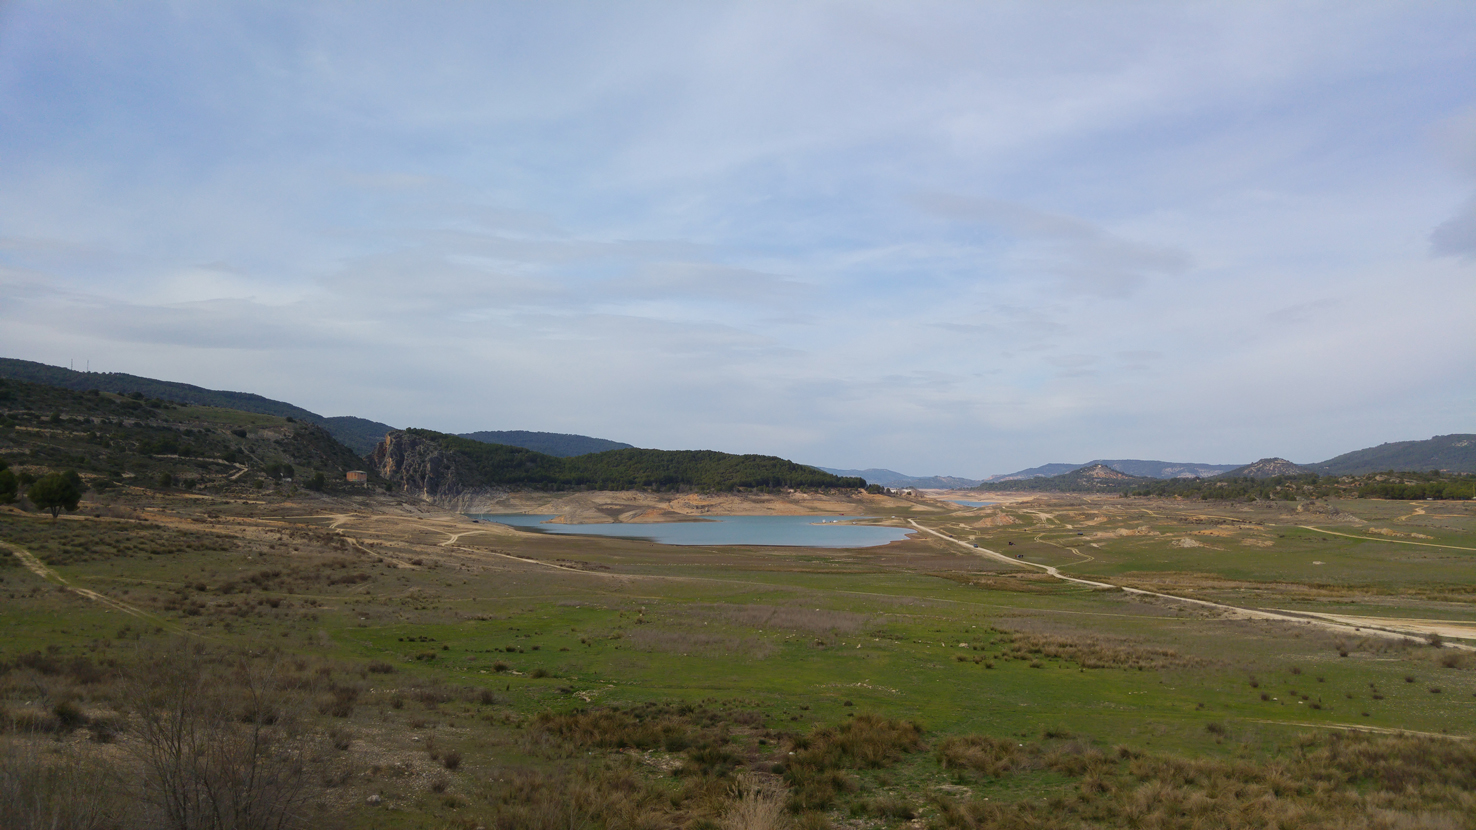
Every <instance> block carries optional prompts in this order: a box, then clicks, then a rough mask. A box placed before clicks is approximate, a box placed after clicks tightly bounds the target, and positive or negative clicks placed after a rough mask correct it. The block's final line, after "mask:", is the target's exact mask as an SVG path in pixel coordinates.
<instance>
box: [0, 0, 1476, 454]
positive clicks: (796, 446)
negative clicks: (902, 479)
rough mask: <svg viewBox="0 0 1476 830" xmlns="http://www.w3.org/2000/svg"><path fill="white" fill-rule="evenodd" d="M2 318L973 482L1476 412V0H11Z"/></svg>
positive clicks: (295, 399) (136, 350) (355, 389)
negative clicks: (275, 2)
mask: <svg viewBox="0 0 1476 830" xmlns="http://www.w3.org/2000/svg"><path fill="white" fill-rule="evenodd" d="M0 112H3V113H4V116H3V117H0V223H3V224H0V354H4V355H6V356H10V357H17V358H22V359H27V360H35V361H39V362H43V363H49V364H53V365H63V366H65V365H67V364H68V363H69V362H72V363H74V365H75V367H76V368H78V369H80V368H82V367H83V366H84V365H85V364H90V368H91V369H92V370H94V371H118V372H127V373H131V374H136V375H143V376H148V377H156V378H160V379H165V380H175V381H180V382H185V383H192V384H196V385H199V386H203V387H207V388H212V389H231V390H237V391H246V392H254V393H256V394H260V395H264V396H266V397H269V398H274V399H278V400H283V401H288V402H291V403H294V404H297V405H299V406H302V407H305V408H307V409H310V410H313V411H315V412H320V413H322V414H324V415H328V416H334V415H355V416H359V417H364V418H369V419H372V420H376V421H381V422H384V423H390V424H395V425H401V426H421V427H426V428H430V429H437V430H441V431H445V432H453V433H460V432H472V431H477V430H510V429H524V430H536V431H544V432H563V433H576V434H582V435H590V436H595V437H601V438H608V439H611V440H616V441H623V442H628V443H631V444H635V445H637V446H646V447H658V448H663V449H698V448H703V449H716V450H722V451H727V452H738V453H762V454H769V455H778V456H783V457H786V458H792V459H795V460H797V461H802V462H804V463H808V464H824V465H825V466H830V467H835V468H842V469H865V468H885V469H891V470H897V471H905V472H906V473H907V474H908V475H919V476H929V475H952V476H960V477H968V478H984V477H986V476H988V475H995V474H1001V473H1008V472H1013V471H1015V470H1019V469H1022V468H1027V467H1033V466H1037V465H1040V464H1043V463H1047V462H1048V461H1050V460H1051V459H1057V458H1088V459H1096V458H1141V459H1157V460H1165V461H1180V460H1186V459H1187V460H1194V461H1198V462H1199V463H1207V464H1208V463H1213V464H1221V463H1249V462H1251V461H1254V460H1256V459H1259V458H1263V457H1267V456H1280V457H1283V458H1288V459H1292V460H1294V461H1297V462H1299V463H1310V462H1312V461H1318V460H1325V459H1328V458H1331V457H1333V456H1336V455H1338V454H1341V453H1344V452H1349V451H1352V450H1356V449H1361V448H1364V447H1370V446H1375V445H1378V444H1381V443H1385V442H1391V441H1404V440H1421V439H1424V438H1428V437H1430V436H1433V435H1441V434H1448V433H1458V432H1472V431H1476V429H1473V427H1472V424H1471V415H1472V413H1473V412H1476V380H1473V379H1476V326H1473V325H1472V324H1471V318H1472V313H1473V311H1476V279H1473V277H1476V6H1472V5H1470V4H1415V5H1411V4H1398V3H1392V2H1386V3H1371V2H1370V3H1336V4H1334V3H1330V2H1322V3H1310V2H1309V3H1279V4H1229V5H1220V6H1213V5H1189V6H1179V5H1171V4H1132V5H1110V6H1102V5H1098V4H1087V3H1060V4H1050V5H1040V4H1024V5H1021V4H994V3H983V4H979V3H949V2H939V3H926V4H907V5H887V4H833V3H798V4H793V3H790V4H766V3H751V2H744V3H712V4H699V5H683V4H664V3H632V4H620V5H615V6H589V5H585V4H579V5H576V4H567V3H542V4H508V3H489V4H478V5H445V6H437V5H432V6H422V5H417V6H413V7H412V6H409V5H393V4H378V5H373V6H368V7H365V6H358V5H342V4H335V3H315V2H307V3H300V4H290V5H281V6H257V5H241V6H234V5H227V4H201V5H190V4H185V5H180V4H167V3H147V2H141V3H130V4H123V5H106V6H98V5H91V4H78V5H58V4H44V3H34V2H17V3H9V4H5V5H4V6H0Z"/></svg>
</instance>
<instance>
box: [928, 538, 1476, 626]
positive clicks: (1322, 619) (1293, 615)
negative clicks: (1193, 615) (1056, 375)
mask: <svg viewBox="0 0 1476 830" xmlns="http://www.w3.org/2000/svg"><path fill="white" fill-rule="evenodd" d="M908 521H910V522H912V525H913V526H914V527H916V528H917V529H918V530H921V531H923V532H925V533H931V534H933V535H934V536H937V537H938V538H939V539H942V540H943V541H945V542H952V543H953V544H955V545H958V546H960V547H962V548H964V549H965V550H967V551H969V552H971V553H974V554H978V555H981V556H985V557H988V558H991V559H997V560H999V561H1001V562H1008V563H1009V564H1011V565H1019V566H1024V567H1028V568H1035V569H1036V570H1040V571H1044V572H1045V573H1047V574H1049V575H1051V576H1053V577H1055V578H1057V579H1060V580H1062V581H1065V582H1074V583H1076V584H1078V585H1088V586H1091V587H1093V588H1110V589H1116V590H1119V591H1122V592H1124V593H1128V594H1136V595H1139V596H1147V597H1158V598H1160V599H1167V600H1173V601H1174V602H1182V603H1186V604H1189V605H1198V606H1200V607H1202V608H1212V609H1214V610H1216V611H1219V612H1221V613H1224V614H1228V615H1230V616H1231V617H1233V618H1236V619H1244V620H1272V621H1276V622H1291V623H1299V624H1301V625H1313V626H1317V627H1318V628H1323V629H1326V630H1328V631H1336V632H1338V633H1342V634H1354V635H1358V636H1376V637H1386V638H1389V639H1398V640H1403V639H1408V638H1409V636H1410V635H1409V634H1407V633H1400V632H1398V631H1393V630H1389V629H1380V628H1373V627H1371V626H1370V625H1354V624H1352V623H1345V622H1338V621H1337V620H1335V619H1332V618H1329V617H1327V616H1326V615H1317V614H1303V613H1300V612H1277V611H1262V610H1260V609H1256V608H1241V607H1240V606H1237V605H1225V604H1224V603H1220V602H1210V601H1209V600H1203V599H1193V598H1191V597H1181V596H1176V595H1174V594H1164V593H1160V592H1158V591H1145V590H1143V589H1142V588H1128V587H1126V586H1123V585H1112V584H1109V583H1106V582H1096V581H1093V580H1090V579H1082V578H1080V577H1075V576H1066V575H1065V574H1063V573H1061V572H1060V571H1059V570H1057V569H1055V568H1053V567H1051V566H1050V565H1040V564H1037V563H1035V562H1026V561H1025V560H1023V559H1018V558H1016V559H1011V558H1010V557H1008V556H1005V555H1004V554H1002V553H998V552H996V551H992V550H989V549H988V548H982V547H975V546H974V545H972V544H970V543H968V542H964V541H960V540H958V539H955V538H953V537H951V536H949V535H947V534H945V533H939V532H938V531H936V530H933V529H931V528H926V527H923V526H922V525H920V524H918V523H917V521H916V520H914V519H908ZM1442 636H1444V635H1442ZM1457 636H1458V635H1457ZM1468 636H1469V635H1468ZM1446 645H1447V647H1449V648H1458V649H1461V650H1464V651H1476V646H1468V645H1463V644H1459V643H1447V644H1446Z"/></svg>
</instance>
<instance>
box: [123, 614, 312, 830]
mask: <svg viewBox="0 0 1476 830" xmlns="http://www.w3.org/2000/svg"><path fill="white" fill-rule="evenodd" d="M212 656H213V655H208V654H207V653H206V651H205V649H203V648H201V647H199V646H194V647H191V646H190V645H188V644H184V643H174V644H171V645H169V646H166V647H163V648H161V649H159V650H158V651H157V652H155V653H153V654H150V655H147V657H146V660H145V661H144V664H143V665H142V666H141V667H140V672H139V678H138V680H137V681H136V682H135V683H134V684H133V686H132V689H131V692H132V694H131V698H132V701H133V704H134V707H135V709H136V712H137V717H136V719H135V722H134V723H135V733H136V734H135V736H134V738H135V740H134V741H133V742H132V745H131V746H132V750H133V752H134V753H135V755H136V756H137V761H138V763H139V766H140V768H141V771H142V774H143V776H144V779H145V782H146V785H145V787H144V790H143V791H144V801H145V804H146V808H147V810H148V813H149V815H150V816H151V817H152V821H153V823H154V825H155V826H160V827H169V828H174V830H194V828H212V829H213V828H222V830H281V828H287V827H292V826H295V825H296V824H298V823H299V821H300V820H301V819H302V816H303V811H304V810H305V808H306V803H307V799H308V791H307V783H308V779H307V775H306V770H305V769H304V765H303V761H302V758H303V757H304V753H303V752H302V751H301V747H299V746H296V745H294V742H293V741H292V740H291V737H292V735H293V734H294V733H295V732H296V731H297V727H298V723H297V717H296V716H297V715H298V714H299V712H300V709H301V706H302V701H301V700H300V699H294V698H292V697H289V696H288V695H287V694H286V693H285V692H283V691H281V689H280V688H279V684H278V683H276V682H275V681H276V678H275V677H274V674H275V670H276V668H277V666H276V665H275V664H274V663H273V662H271V661H253V660H249V659H246V658H244V657H237V658H236V659H235V660H234V661H233V662H230V663H227V664H225V665H220V664H218V663H216V662H215V661H214V660H211V659H210V657H212Z"/></svg>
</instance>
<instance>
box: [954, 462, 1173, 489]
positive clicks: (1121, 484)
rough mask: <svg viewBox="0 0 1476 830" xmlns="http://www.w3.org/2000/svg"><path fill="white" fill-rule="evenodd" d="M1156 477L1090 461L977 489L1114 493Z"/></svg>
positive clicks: (988, 483)
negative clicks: (1138, 474) (1073, 466)
mask: <svg viewBox="0 0 1476 830" xmlns="http://www.w3.org/2000/svg"><path fill="white" fill-rule="evenodd" d="M1155 481H1158V479H1154V478H1149V477H1147V476H1134V475H1128V474H1127V473H1124V472H1120V471H1118V470H1114V469H1112V468H1111V467H1109V466H1107V465H1106V464H1090V465H1087V466H1085V467H1078V468H1076V469H1074V470H1070V471H1068V472H1065V473H1061V474H1060V475H1054V476H1034V477H1031V478H1018V479H997V480H994V481H988V482H985V483H983V484H980V485H979V486H978V487H976V488H974V489H977V490H1026V491H1031V492H1044V493H1116V492H1122V491H1123V490H1127V489H1129V488H1132V487H1140V486H1143V485H1145V484H1151V483H1152V482H1155Z"/></svg>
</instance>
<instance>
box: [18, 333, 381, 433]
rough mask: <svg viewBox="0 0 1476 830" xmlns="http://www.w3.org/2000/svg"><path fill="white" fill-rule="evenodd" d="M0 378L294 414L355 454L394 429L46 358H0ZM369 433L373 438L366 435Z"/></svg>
mask: <svg viewBox="0 0 1476 830" xmlns="http://www.w3.org/2000/svg"><path fill="white" fill-rule="evenodd" d="M0 378H11V379H14V380H24V381H30V382H31V383H42V384H45V385H47V386H57V387H60V388H62V389H71V390H72V391H74V392H86V391H87V390H89V389H97V390H100V391H103V392H118V393H122V394H128V393H131V392H138V393H140V394H142V395H144V396H146V397H150V398H156V399H158V400H163V401H172V402H174V403H182V404H187V405H189V406H218V407H220V408H222V409H236V410H240V411H241V412H255V413H256V414H258V415H275V416H277V417H278V418H296V419H297V420H299V421H307V422H308V423H310V424H317V425H318V426H321V427H322V428H324V429H326V430H328V433H329V434H330V435H332V436H333V437H334V438H336V439H338V441H339V442H340V443H342V444H343V445H345V446H347V447H349V448H350V449H352V450H353V451H354V452H356V453H359V454H360V455H365V454H367V453H368V452H369V451H370V450H372V449H374V445H375V444H377V443H379V441H380V439H382V438H383V437H384V434H385V433H386V432H389V431H390V430H391V429H393V427H391V426H388V425H386V424H381V423H378V422H376V421H370V420H366V419H364V418H355V417H353V416H341V417H336V418H325V417H323V416H322V415H319V414H318V413H316V412H309V411H308V410H306V409H303V408H302V407H300V406H293V405H292V404H290V403H285V402H283V401H274V400H272V399H271V398H264V397H262V396H261V395H256V394H252V393H250V392H225V391H221V390H218V389H205V388H203V387H200V386H193V385H191V384H188V383H176V382H174V381H170V380H155V379H154V378H145V377H139V376H138V375H129V374H124V373H123V372H77V371H73V370H71V369H63V368H62V367H60V366H48V365H46V364H45V363H35V362H32V361H30V360H16V359H14V358H9V357H0ZM371 437H372V438H373V440H372V441H370V440H369V439H370V438H371ZM366 442H368V443H366Z"/></svg>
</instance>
